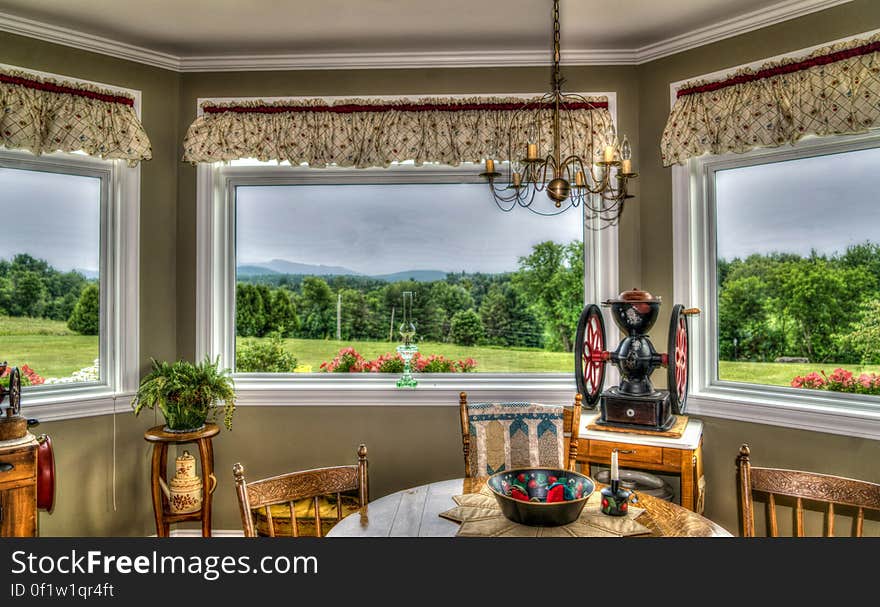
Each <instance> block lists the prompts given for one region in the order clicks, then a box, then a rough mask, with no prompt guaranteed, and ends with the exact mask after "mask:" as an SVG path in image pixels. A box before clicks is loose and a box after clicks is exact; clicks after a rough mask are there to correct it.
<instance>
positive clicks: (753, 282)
mask: <svg viewBox="0 0 880 607" xmlns="http://www.w3.org/2000/svg"><path fill="white" fill-rule="evenodd" d="M767 291H768V288H767V284H766V282H765V281H763V280H762V279H761V278H759V277H758V276H742V277H740V278H735V279H728V280H727V282H726V283H725V284H724V287H723V288H722V289H721V291H720V293H719V296H718V338H719V344H718V349H719V356H720V357H721V358H722V359H723V360H737V359H742V358H745V359H752V360H757V359H761V360H765V359H766V358H767V357H774V358H775V354H776V353H777V351H775V350H774V348H773V346H774V344H777V345H778V343H779V339H780V338H779V336H778V335H774V333H773V329H772V323H771V319H770V316H769V314H768V310H767V307H768V305H767V300H768V296H767Z"/></svg>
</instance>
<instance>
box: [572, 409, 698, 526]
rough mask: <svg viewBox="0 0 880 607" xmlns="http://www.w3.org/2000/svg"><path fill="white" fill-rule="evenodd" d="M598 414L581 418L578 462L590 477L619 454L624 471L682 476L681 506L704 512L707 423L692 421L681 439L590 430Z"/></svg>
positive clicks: (689, 421) (690, 420)
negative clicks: (613, 454)
mask: <svg viewBox="0 0 880 607" xmlns="http://www.w3.org/2000/svg"><path fill="white" fill-rule="evenodd" d="M596 417H597V414H592V415H583V416H582V417H581V432H580V440H579V443H578V456H577V462H578V463H579V464H580V465H581V466H580V468H581V471H583V470H584V468H586V473H587V474H589V472H590V470H589V467H590V465H591V464H604V465H610V464H611V451H612V450H613V449H619V450H621V451H632V453H621V454H619V458H620V466H621V467H623V468H641V469H643V470H653V471H655V472H662V473H666V474H673V475H677V476H679V477H681V505H682V506H683V507H685V508H687V509H688V510H690V511H692V512H696V513H697V514H702V513H703V505H704V503H705V493H706V481H705V477H704V476H703V422H702V421H700V420H698V419H693V418H691V419H689V420H688V424H687V426H686V427H685V429H684V433H683V434H682V436H681V438H666V437H659V436H650V435H646V434H629V433H623V432H602V431H601V430H587V427H588V426H589V425H590V424H592V423H593V422H594V421H595V419H596Z"/></svg>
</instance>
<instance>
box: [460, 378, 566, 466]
mask: <svg viewBox="0 0 880 607" xmlns="http://www.w3.org/2000/svg"><path fill="white" fill-rule="evenodd" d="M574 398H575V400H574V404H573V405H570V406H569V405H566V406H562V407H561V406H557V405H541V404H536V403H479V404H468V400H467V393H466V392H461V393H460V394H459V414H460V417H461V442H462V450H463V452H464V471H465V476H466V477H467V478H472V477H479V476H488V475H490V474H492V472H493V470H494V471H496V472H497V471H498V470H500V469H502V468H501V467H500V465H501V464H503V463H506V462H504V461H502V459H503V456H502V454H501V453H496V454H495V457H494V459H495V460H498V461H495V462H491V463H490V462H487V461H486V460H487V459H491V458H492V456H491V455H490V456H487V455H486V454H485V452H486V451H489V452H492V451H493V450H494V451H496V452H497V451H499V450H500V449H501V447H500V446H499V445H496V446H494V448H493V446H492V445H487V444H485V442H486V441H489V440H490V439H487V438H486V435H487V434H490V433H492V432H491V430H487V426H484V427H483V431H482V432H478V431H477V430H476V426H477V425H479V424H480V423H483V422H485V421H489V422H490V423H491V422H492V421H494V420H493V418H496V419H497V420H498V422H499V423H498V429H496V430H500V433H502V434H503V436H500V437H496V439H495V442H499V441H501V440H503V441H505V442H506V443H507V444H506V445H505V446H504V448H503V449H504V451H507V452H508V453H509V459H510V462H509V463H510V467H511V468H517V467H527V466H536V467H537V466H547V467H557V466H558V467H561V468H565V469H566V470H577V464H576V459H577V454H578V437H579V435H580V426H581V405H582V399H583V397H582V396H581V395H580V394H576V395H575V397H574ZM560 412H561V414H562V420H561V422H562V423H561V426H562V436H559V435H558V433H557V429H558V425H557V424H556V421H558V418H559V414H560ZM541 417H544V418H545V419H544V420H543V421H541V420H540V419H539V418H541ZM525 418H533V419H531V420H530V421H523V420H524V419H525ZM516 423H521V426H520V427H521V429H522V435H520V436H519V437H517V431H516V429H515V428H513V424H516ZM528 423H534V424H536V426H537V427H536V428H535V429H533V430H532V431H531V432H529V431H528V430H527V429H526V428H527V424H528ZM498 433H499V432H498V431H496V432H495V434H498ZM528 434H531V435H532V436H528ZM536 434H538V437H537V439H535V435H536ZM481 438H482V440H483V441H484V443H483V444H478V442H479V441H480V439H481ZM535 440H538V441H539V443H541V444H538V445H535V444H533V443H534V441H535ZM556 441H558V443H561V448H559V449H557V448H555V447H557V446H559V444H557V445H555V446H554V444H553V443H554V442H556ZM481 452H483V455H482V456H480V455H479V454H480V453H481ZM557 452H559V456H556V453H557ZM535 460H537V461H535ZM478 462H479V463H478ZM492 463H494V464H495V465H491V464H492ZM481 466H482V469H480V468H481Z"/></svg>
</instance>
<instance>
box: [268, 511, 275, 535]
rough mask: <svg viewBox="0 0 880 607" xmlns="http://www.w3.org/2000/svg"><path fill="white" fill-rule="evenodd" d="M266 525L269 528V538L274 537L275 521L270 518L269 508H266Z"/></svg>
mask: <svg viewBox="0 0 880 607" xmlns="http://www.w3.org/2000/svg"><path fill="white" fill-rule="evenodd" d="M266 524H267V525H268V526H269V537H275V520H274V519H273V518H272V507H271V506H266Z"/></svg>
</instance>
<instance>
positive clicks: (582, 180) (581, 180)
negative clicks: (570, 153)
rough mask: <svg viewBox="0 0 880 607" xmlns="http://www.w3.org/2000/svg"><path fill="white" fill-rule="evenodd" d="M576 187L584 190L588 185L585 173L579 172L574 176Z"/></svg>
mask: <svg viewBox="0 0 880 607" xmlns="http://www.w3.org/2000/svg"><path fill="white" fill-rule="evenodd" d="M574 185H575V187H578V188H582V187H584V186H585V185H587V178H586V176H585V175H584V172H583V171H578V172H577V173H575V174H574Z"/></svg>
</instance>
